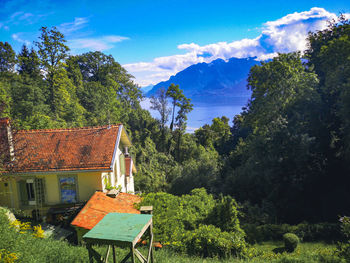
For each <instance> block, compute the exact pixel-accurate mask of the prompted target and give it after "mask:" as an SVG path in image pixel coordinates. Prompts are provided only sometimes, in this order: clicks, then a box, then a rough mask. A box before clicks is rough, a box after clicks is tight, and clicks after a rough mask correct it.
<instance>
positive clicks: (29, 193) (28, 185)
mask: <svg viewBox="0 0 350 263" xmlns="http://www.w3.org/2000/svg"><path fill="white" fill-rule="evenodd" d="M26 189H27V199H28V201H34V200H35V194H34V180H27V182H26Z"/></svg>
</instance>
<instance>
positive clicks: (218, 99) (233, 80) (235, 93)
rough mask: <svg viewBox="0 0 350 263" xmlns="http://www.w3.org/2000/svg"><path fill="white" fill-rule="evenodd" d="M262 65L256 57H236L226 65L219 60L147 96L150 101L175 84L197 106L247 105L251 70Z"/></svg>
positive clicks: (176, 77) (196, 66)
mask: <svg viewBox="0 0 350 263" xmlns="http://www.w3.org/2000/svg"><path fill="white" fill-rule="evenodd" d="M259 63H260V62H259V61H257V60H256V57H250V58H234V57H233V58H230V59H228V60H227V61H225V60H223V59H216V60H213V61H212V62H210V63H205V62H202V63H197V64H194V65H191V66H189V67H187V68H185V69H184V70H182V71H180V72H178V73H177V74H175V75H173V76H171V77H170V78H169V79H168V80H167V81H162V82H159V83H158V84H156V85H154V86H153V88H152V89H151V90H149V91H148V92H147V93H146V96H147V97H151V96H153V95H155V94H156V92H157V91H158V89H160V88H161V87H164V88H167V87H169V86H170V84H171V83H174V84H176V85H179V86H180V89H182V90H183V91H184V94H185V96H186V97H188V98H190V99H192V102H193V103H196V104H202V103H204V104H212V103H215V104H228V103H230V102H234V101H235V100H236V101H237V100H238V101H242V100H244V101H246V99H247V98H249V96H250V93H251V92H250V91H249V90H248V89H247V77H248V74H249V71H250V68H251V67H252V66H254V65H257V64H259ZM238 101H237V102H238Z"/></svg>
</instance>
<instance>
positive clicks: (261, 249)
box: [0, 213, 345, 263]
mask: <svg viewBox="0 0 350 263" xmlns="http://www.w3.org/2000/svg"><path fill="white" fill-rule="evenodd" d="M281 247H283V243H282V242H265V243H261V244H256V245H253V246H252V247H251V248H250V249H249V254H250V256H249V258H246V259H237V258H228V259H218V258H200V257H192V256H189V255H185V254H180V253H177V252H174V251H173V250H171V249H170V248H167V247H165V248H162V249H159V250H157V251H155V260H156V262H157V263H178V262H180V263H181V262H183V263H186V262H188V263H202V262H203V263H215V262H222V263H229V262H230V263H248V262H249V263H263V262H271V263H345V260H343V261H342V260H341V259H339V258H337V257H335V256H333V254H334V250H335V245H331V244H325V243H301V244H299V246H298V248H297V249H296V251H295V252H293V253H286V252H284V253H275V252H274V250H275V249H276V248H281ZM1 249H5V250H6V251H7V252H6V253H15V254H16V256H17V257H18V259H17V261H16V262H26V263H27V262H40V263H41V262H50V263H51V262H88V252H87V249H86V248H85V247H82V246H72V245H70V244H68V243H67V242H63V241H57V240H53V239H42V238H36V237H33V235H32V232H31V230H28V231H19V230H16V229H14V228H13V227H9V223H8V220H7V218H6V217H5V215H4V214H3V213H0V255H1ZM95 249H96V250H97V251H98V252H100V253H101V254H102V255H104V254H105V252H106V249H107V248H106V247H95ZM140 250H141V251H142V252H143V254H144V255H146V254H147V253H146V252H147V248H146V247H142V248H140ZM116 252H117V257H118V260H119V261H120V260H121V259H122V258H123V257H124V256H125V255H126V254H127V253H128V251H127V250H125V249H117V251H116ZM0 262H3V261H2V260H1V258H0ZM109 262H112V257H110V258H109Z"/></svg>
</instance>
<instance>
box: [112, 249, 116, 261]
mask: <svg viewBox="0 0 350 263" xmlns="http://www.w3.org/2000/svg"><path fill="white" fill-rule="evenodd" d="M112 251H113V263H116V258H115V247H114V245H112Z"/></svg>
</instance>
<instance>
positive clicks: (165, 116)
mask: <svg viewBox="0 0 350 263" xmlns="http://www.w3.org/2000/svg"><path fill="white" fill-rule="evenodd" d="M151 104H152V105H151V109H152V110H156V111H158V112H159V115H160V120H159V122H160V129H161V132H162V135H161V136H162V138H161V141H162V145H161V147H160V149H161V150H162V151H163V152H164V151H165V146H166V142H165V141H166V138H165V129H166V123H167V122H168V120H169V114H170V111H171V109H169V108H168V97H167V95H166V90H165V89H164V88H160V89H159V90H158V91H157V94H156V96H152V97H151Z"/></svg>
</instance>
